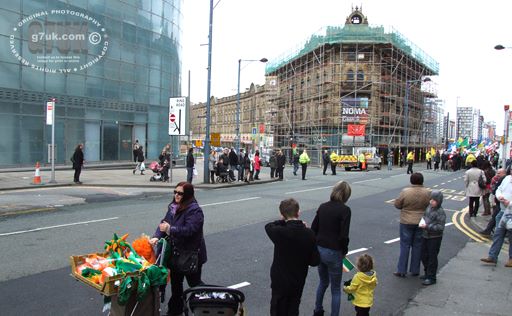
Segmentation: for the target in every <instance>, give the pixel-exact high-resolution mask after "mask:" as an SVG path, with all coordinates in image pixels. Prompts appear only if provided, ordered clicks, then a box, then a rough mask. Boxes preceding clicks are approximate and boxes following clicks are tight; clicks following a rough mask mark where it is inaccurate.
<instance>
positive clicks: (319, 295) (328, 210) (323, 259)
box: [311, 181, 352, 316]
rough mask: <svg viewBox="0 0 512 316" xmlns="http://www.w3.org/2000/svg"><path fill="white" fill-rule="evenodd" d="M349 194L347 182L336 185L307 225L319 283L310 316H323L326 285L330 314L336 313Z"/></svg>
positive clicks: (349, 189) (345, 245)
mask: <svg viewBox="0 0 512 316" xmlns="http://www.w3.org/2000/svg"><path fill="white" fill-rule="evenodd" d="M351 192H352V191H351V188H350V185H349V184H348V183H347V182H345V181H340V182H338V183H336V184H335V185H334V187H333V189H332V192H331V196H330V200H329V201H328V202H325V203H322V204H321V205H320V206H319V207H318V210H317V211H316V215H315V218H314V219H313V223H312V224H311V229H312V230H313V231H314V232H315V236H316V245H317V248H318V252H319V253H320V264H319V265H318V275H319V278H320V282H319V284H318V288H317V290H316V300H315V309H314V316H322V315H324V308H323V301H324V295H325V291H326V290H327V288H328V287H329V285H330V286H331V315H332V316H338V315H339V314H340V305H341V277H342V272H343V267H342V266H343V258H345V256H346V255H347V252H348V242H349V230H350V218H351V210H350V207H348V206H347V205H346V203H347V201H348V199H349V198H350V194H351Z"/></svg>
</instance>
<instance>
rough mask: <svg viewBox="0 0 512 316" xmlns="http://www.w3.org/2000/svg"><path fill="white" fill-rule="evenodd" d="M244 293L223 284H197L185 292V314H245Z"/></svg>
mask: <svg viewBox="0 0 512 316" xmlns="http://www.w3.org/2000/svg"><path fill="white" fill-rule="evenodd" d="M244 300H245V296H244V293H242V292H240V291H239V290H236V289H232V288H229V287H221V286H212V285H205V286H196V287H193V288H190V289H187V290H185V291H184V292H183V304H184V306H185V316H188V315H189V311H191V312H192V314H190V315H194V316H211V315H223V316H243V315H244V307H243V302H244Z"/></svg>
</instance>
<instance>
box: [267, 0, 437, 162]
mask: <svg viewBox="0 0 512 316" xmlns="http://www.w3.org/2000/svg"><path fill="white" fill-rule="evenodd" d="M438 73H439V64H438V63H437V62H436V61H435V60H434V59H433V58H431V57H430V56H429V55H427V54H426V53H425V52H424V51H423V50H421V49H420V48H419V47H417V46H416V45H414V44H413V43H412V42H411V41H409V40H408V39H407V38H405V37H404V36H403V35H401V34H400V33H399V32H398V31H396V30H394V29H392V28H391V29H386V28H384V27H382V26H370V25H369V24H368V20H367V18H366V16H364V15H363V13H362V10H360V9H359V8H357V7H356V8H355V9H353V10H352V13H351V14H350V15H349V16H348V17H347V19H346V23H345V25H343V26H337V27H326V28H323V29H321V30H320V31H318V32H316V33H315V34H313V35H311V36H310V37H309V39H308V40H306V41H305V42H304V43H303V44H301V45H298V48H297V49H294V50H292V51H290V52H288V53H286V54H284V55H283V56H281V57H279V58H276V59H274V60H271V61H270V62H269V63H267V66H266V76H267V77H270V78H273V80H275V86H276V93H275V94H274V96H275V99H273V100H270V102H269V104H271V105H272V107H273V108H272V109H271V110H270V112H275V113H276V114H277V115H276V119H275V123H274V126H273V131H274V134H273V136H274V145H275V146H278V147H281V148H290V147H292V146H298V147H307V148H308V149H310V150H313V151H315V150H317V151H318V152H320V150H321V149H323V148H329V149H332V150H336V151H338V152H346V151H347V150H350V149H351V148H352V147H354V146H374V147H377V148H378V151H379V152H380V153H381V154H382V155H384V156H385V155H386V154H387V152H388V150H393V151H395V157H399V154H400V151H406V150H407V149H409V150H414V151H415V153H416V158H420V157H421V155H422V153H423V152H425V149H429V148H430V146H436V145H441V144H440V140H437V138H438V137H432V136H433V135H438V134H440V133H438V131H437V129H438V127H436V128H434V125H436V124H438V116H439V114H438V112H439V109H440V106H439V105H440V103H439V102H437V101H428V100H435V99H436V91H435V85H434V84H433V82H432V81H431V80H430V78H429V76H434V75H438ZM426 81H430V82H426ZM441 110H442V109H441ZM438 141H439V143H437V142H438ZM434 142H436V143H434ZM310 152H311V151H310ZM317 157H319V154H318V155H317Z"/></svg>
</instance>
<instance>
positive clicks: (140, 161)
mask: <svg viewBox="0 0 512 316" xmlns="http://www.w3.org/2000/svg"><path fill="white" fill-rule="evenodd" d="M144 160H145V158H144V147H143V146H142V145H141V146H139V147H138V148H137V165H136V166H135V169H133V174H135V172H136V171H137V170H139V171H140V174H141V175H144V170H145V169H146V166H145V165H144Z"/></svg>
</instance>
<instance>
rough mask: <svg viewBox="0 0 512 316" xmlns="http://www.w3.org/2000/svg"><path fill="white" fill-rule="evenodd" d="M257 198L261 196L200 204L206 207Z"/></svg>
mask: <svg viewBox="0 0 512 316" xmlns="http://www.w3.org/2000/svg"><path fill="white" fill-rule="evenodd" d="M256 199H261V197H259V196H256V197H251V198H246V199H239V200H230V201H224V202H217V203H209V204H201V205H199V206H201V207H205V206H212V205H220V204H228V203H236V202H243V201H250V200H256Z"/></svg>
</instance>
